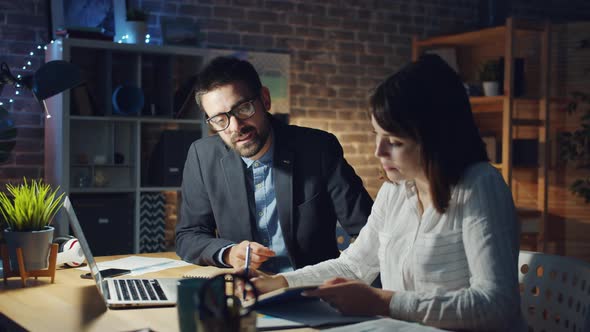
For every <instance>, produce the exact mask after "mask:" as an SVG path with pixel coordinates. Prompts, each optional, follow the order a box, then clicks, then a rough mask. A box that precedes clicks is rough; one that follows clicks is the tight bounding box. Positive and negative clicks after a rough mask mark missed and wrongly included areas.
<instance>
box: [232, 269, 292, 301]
mask: <svg viewBox="0 0 590 332" xmlns="http://www.w3.org/2000/svg"><path fill="white" fill-rule="evenodd" d="M234 271H235V273H236V274H241V275H243V274H244V273H245V270H244V269H243V268H242V269H235V270H234ZM248 278H249V279H250V281H251V282H252V283H253V284H254V287H256V290H257V291H258V295H261V294H264V293H268V292H270V291H273V290H275V289H279V288H282V287H287V286H288V285H289V284H288V283H287V279H285V277H283V276H282V275H278V274H276V275H270V274H266V273H264V272H262V271H259V270H256V269H250V271H249V274H248ZM243 287H244V285H243V284H242V283H239V284H238V292H239V293H240V294H241V293H242V292H243ZM246 293H247V296H246V299H252V298H253V297H254V294H253V292H252V291H251V290H248V289H247V290H246Z"/></svg>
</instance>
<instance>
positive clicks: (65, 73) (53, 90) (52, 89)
mask: <svg viewBox="0 0 590 332" xmlns="http://www.w3.org/2000/svg"><path fill="white" fill-rule="evenodd" d="M82 83H83V80H82V74H81V72H80V68H79V67H78V66H76V65H74V64H71V63H69V62H67V61H63V60H54V61H49V62H47V63H46V64H44V65H43V66H41V68H39V69H38V70H37V71H36V72H35V74H34V75H33V77H32V78H31V82H30V84H31V86H30V88H31V90H32V91H33V94H34V95H35V98H37V100H39V101H41V100H44V99H47V98H49V97H51V96H53V95H56V94H58V93H60V92H63V91H65V90H68V89H71V88H74V87H76V86H78V85H80V84H82Z"/></svg>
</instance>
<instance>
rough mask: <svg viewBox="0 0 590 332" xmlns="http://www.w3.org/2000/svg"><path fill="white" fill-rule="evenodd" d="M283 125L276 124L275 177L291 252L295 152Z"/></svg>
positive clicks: (283, 229)
mask: <svg viewBox="0 0 590 332" xmlns="http://www.w3.org/2000/svg"><path fill="white" fill-rule="evenodd" d="M281 127H282V126H281V125H275V126H274V133H275V135H276V136H275V144H276V146H275V149H274V157H273V159H274V160H273V162H274V169H273V172H274V177H275V193H276V196H277V208H278V213H279V220H280V223H281V230H282V231H283V237H284V238H285V245H286V246H287V249H288V250H289V252H293V251H292V250H291V249H292V248H293V243H294V242H293V241H294V240H293V236H294V229H293V163H294V162H295V160H294V156H295V155H294V152H293V150H292V148H291V146H290V145H289V144H288V142H286V141H285V139H284V137H282V132H284V130H286V129H287V128H281Z"/></svg>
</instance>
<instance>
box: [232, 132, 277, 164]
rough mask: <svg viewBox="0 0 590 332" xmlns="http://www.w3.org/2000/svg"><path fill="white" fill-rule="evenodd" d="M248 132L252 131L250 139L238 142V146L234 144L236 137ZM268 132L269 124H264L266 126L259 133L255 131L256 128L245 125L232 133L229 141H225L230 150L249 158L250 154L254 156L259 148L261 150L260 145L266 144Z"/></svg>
mask: <svg viewBox="0 0 590 332" xmlns="http://www.w3.org/2000/svg"><path fill="white" fill-rule="evenodd" d="M250 132H252V133H253V136H252V138H251V139H250V141H249V142H248V143H245V144H240V146H238V145H237V144H236V143H237V141H238V139H239V138H240V137H243V136H245V135H248V134H250ZM269 133H270V126H266V128H265V129H263V130H261V132H260V133H257V132H256V128H254V127H251V126H247V127H243V128H242V130H240V132H239V133H234V134H233V135H231V137H230V140H231V141H230V142H225V143H226V144H227V145H228V146H229V147H230V148H231V149H232V150H234V151H236V152H237V153H238V154H239V155H240V156H242V157H246V158H250V157H252V156H255V155H256V154H257V153H258V152H260V150H262V147H264V144H266V141H267V140H268V136H269Z"/></svg>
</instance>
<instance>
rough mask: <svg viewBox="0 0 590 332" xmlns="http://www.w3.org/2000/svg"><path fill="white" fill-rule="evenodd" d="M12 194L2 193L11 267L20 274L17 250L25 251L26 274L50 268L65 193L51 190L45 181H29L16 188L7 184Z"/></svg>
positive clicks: (0, 208) (0, 199) (0, 205)
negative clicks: (55, 222)
mask: <svg viewBox="0 0 590 332" xmlns="http://www.w3.org/2000/svg"><path fill="white" fill-rule="evenodd" d="M6 189H7V191H8V194H9V195H6V193H4V192H0V213H1V215H2V217H3V225H2V226H3V228H5V229H4V239H5V241H6V246H7V247H8V253H9V257H10V268H11V270H13V271H18V260H17V256H16V248H22V251H23V258H24V263H25V270H26V271H33V270H41V269H45V268H47V265H48V261H47V258H48V255H49V249H50V245H51V242H52V240H53V232H54V228H53V227H52V226H50V224H51V221H52V220H53V217H54V216H55V214H56V213H57V211H58V210H59V208H60V207H61V206H62V204H63V202H62V198H63V196H64V194H63V193H62V194H61V195H58V194H57V192H58V190H59V188H57V189H55V190H52V189H51V186H50V185H48V184H45V183H43V180H31V181H27V179H26V178H24V179H23V183H22V184H20V185H17V186H14V185H12V184H7V185H6Z"/></svg>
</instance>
